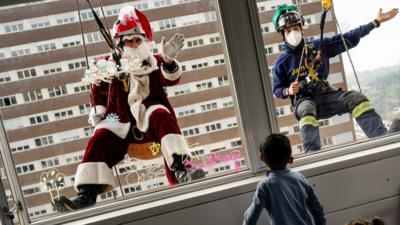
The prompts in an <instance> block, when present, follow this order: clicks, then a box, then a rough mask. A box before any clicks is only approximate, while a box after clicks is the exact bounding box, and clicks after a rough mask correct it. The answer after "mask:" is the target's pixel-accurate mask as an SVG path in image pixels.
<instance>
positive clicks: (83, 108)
mask: <svg viewBox="0 0 400 225" xmlns="http://www.w3.org/2000/svg"><path fill="white" fill-rule="evenodd" d="M89 112H90V104H85V105H80V106H79V113H80V114H88V113H89Z"/></svg>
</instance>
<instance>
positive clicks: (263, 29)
mask: <svg viewBox="0 0 400 225" xmlns="http://www.w3.org/2000/svg"><path fill="white" fill-rule="evenodd" d="M261 30H262V32H263V33H268V32H269V26H261Z"/></svg>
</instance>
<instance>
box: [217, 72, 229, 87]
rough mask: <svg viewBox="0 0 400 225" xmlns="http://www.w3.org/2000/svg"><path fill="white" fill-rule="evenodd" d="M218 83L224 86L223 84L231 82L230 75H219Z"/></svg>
mask: <svg viewBox="0 0 400 225" xmlns="http://www.w3.org/2000/svg"><path fill="white" fill-rule="evenodd" d="M218 84H219V86H223V85H227V84H229V81H228V76H226V75H224V76H219V77H218Z"/></svg>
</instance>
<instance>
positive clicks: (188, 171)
mask: <svg viewBox="0 0 400 225" xmlns="http://www.w3.org/2000/svg"><path fill="white" fill-rule="evenodd" d="M188 159H190V158H189V157H188V156H186V155H174V163H173V164H172V166H171V169H172V170H173V171H175V176H176V179H177V180H178V182H179V183H180V184H181V183H187V182H190V181H191V180H196V179H201V178H204V177H205V176H206V173H205V172H204V170H202V169H195V170H193V169H192V166H191V165H190V164H185V161H186V160H188Z"/></svg>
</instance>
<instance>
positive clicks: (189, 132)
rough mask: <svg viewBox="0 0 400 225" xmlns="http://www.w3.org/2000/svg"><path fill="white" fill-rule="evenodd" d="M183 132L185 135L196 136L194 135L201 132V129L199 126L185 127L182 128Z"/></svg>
mask: <svg viewBox="0 0 400 225" xmlns="http://www.w3.org/2000/svg"><path fill="white" fill-rule="evenodd" d="M182 134H183V136H185V137H188V136H194V135H197V134H200V130H199V128H192V129H185V130H182Z"/></svg>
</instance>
